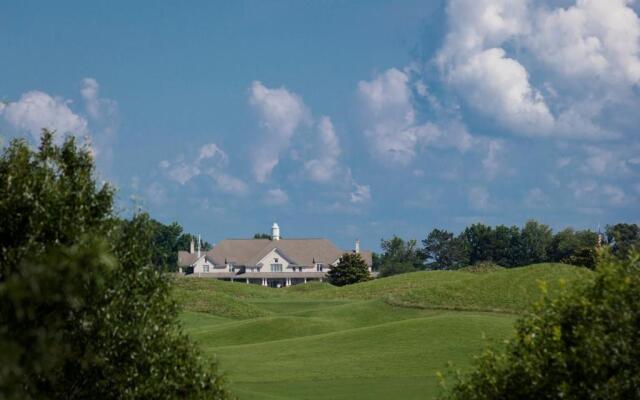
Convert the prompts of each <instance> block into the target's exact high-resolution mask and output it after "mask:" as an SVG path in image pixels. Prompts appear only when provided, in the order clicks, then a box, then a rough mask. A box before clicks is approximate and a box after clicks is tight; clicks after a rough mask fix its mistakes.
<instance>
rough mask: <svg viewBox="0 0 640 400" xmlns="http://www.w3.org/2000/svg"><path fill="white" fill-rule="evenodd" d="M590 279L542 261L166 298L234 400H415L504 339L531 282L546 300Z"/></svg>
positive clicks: (187, 292)
mask: <svg viewBox="0 0 640 400" xmlns="http://www.w3.org/2000/svg"><path fill="white" fill-rule="evenodd" d="M590 275H591V272H590V271H588V270H585V269H581V268H575V267H571V266H567V265H561V264H540V265H534V266H530V267H525V268H518V269H510V270H507V269H505V270H502V269H496V270H494V271H489V272H482V273H474V272H468V271H456V272H447V271H432V272H417V273H411V274H405V275H399V276H394V277H390V278H383V279H377V280H374V281H371V282H366V283H362V284H357V285H351V286H347V287H343V288H336V287H332V286H330V285H328V284H308V285H299V286H294V287H290V288H287V289H270V288H263V287H260V286H254V285H247V284H243V283H230V282H220V281H216V280H208V279H188V278H187V279H184V278H182V279H177V280H176V285H175V296H176V298H177V299H178V300H179V301H180V302H181V303H182V304H183V306H184V310H185V311H184V312H183V314H182V319H183V322H184V326H185V329H186V330H187V331H188V332H189V334H190V335H191V336H192V337H193V338H194V339H195V340H196V341H198V343H199V344H200V346H201V348H202V350H203V351H204V353H205V354H207V355H209V356H211V357H216V358H217V359H219V360H220V363H221V367H222V369H223V370H224V371H226V373H227V374H228V377H229V379H230V380H231V382H232V389H233V390H234V391H235V392H236V393H237V394H238V395H239V397H240V398H241V399H326V398H331V399H377V398H379V399H387V398H389V397H392V396H396V397H398V396H399V395H401V396H400V397H401V398H403V399H412V398H415V399H418V398H420V399H423V398H432V397H433V396H435V395H436V394H437V393H438V390H439V389H438V387H437V382H436V378H435V373H436V371H438V370H440V371H443V370H446V369H447V363H448V362H453V363H454V365H455V366H456V368H461V369H463V370H464V369H465V368H468V366H469V362H470V360H471V357H472V354H473V353H476V352H478V351H480V350H481V349H482V347H483V346H484V345H485V344H486V343H487V341H492V342H494V341H498V342H499V341H501V340H503V339H504V338H506V337H508V336H509V335H510V334H511V332H512V329H513V328H512V327H513V323H514V321H515V319H516V318H517V314H518V313H521V312H524V310H526V308H527V307H528V305H529V304H530V303H531V302H533V301H535V300H536V299H538V298H539V296H540V290H539V285H540V283H539V282H540V281H545V282H547V286H548V287H549V292H550V293H551V294H553V293H556V292H557V291H558V290H561V287H562V286H563V285H561V284H560V283H559V282H560V281H561V280H562V281H564V282H565V283H564V285H567V286H571V285H575V284H579V283H580V282H584V281H585V280H587V279H589V277H590ZM485 338H486V339H485Z"/></svg>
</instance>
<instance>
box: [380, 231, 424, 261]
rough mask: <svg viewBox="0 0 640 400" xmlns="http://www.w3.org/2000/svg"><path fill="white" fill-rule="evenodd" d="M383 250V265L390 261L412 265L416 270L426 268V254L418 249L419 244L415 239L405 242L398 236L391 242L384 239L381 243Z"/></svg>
mask: <svg viewBox="0 0 640 400" xmlns="http://www.w3.org/2000/svg"><path fill="white" fill-rule="evenodd" d="M380 247H381V248H382V251H383V253H382V256H381V260H380V261H381V264H385V263H387V262H390V261H394V262H396V263H407V262H408V263H411V264H412V265H413V266H414V267H415V268H416V269H423V268H424V254H423V253H422V251H420V249H419V248H418V242H417V241H416V240H415V239H410V240H407V241H404V240H403V239H402V238H400V237H398V236H394V237H392V238H391V239H389V240H384V239H382V240H381V241H380Z"/></svg>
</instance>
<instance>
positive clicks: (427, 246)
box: [422, 229, 469, 269]
mask: <svg viewBox="0 0 640 400" xmlns="http://www.w3.org/2000/svg"><path fill="white" fill-rule="evenodd" d="M422 244H423V246H424V247H423V250H422V254H423V255H424V258H425V259H426V260H432V261H431V262H429V263H428V264H427V266H428V268H429V269H458V268H460V267H461V266H464V265H467V264H468V263H469V254H468V247H467V246H465V242H464V241H463V240H462V239H461V238H459V237H454V236H453V233H451V232H448V231H445V230H440V229H434V230H433V231H431V233H429V235H428V236H427V238H426V239H425V240H423V241H422Z"/></svg>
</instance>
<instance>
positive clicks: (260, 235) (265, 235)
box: [253, 233, 271, 240]
mask: <svg viewBox="0 0 640 400" xmlns="http://www.w3.org/2000/svg"><path fill="white" fill-rule="evenodd" d="M253 238H254V239H269V240H271V235H269V234H268V233H256V234H254V235H253Z"/></svg>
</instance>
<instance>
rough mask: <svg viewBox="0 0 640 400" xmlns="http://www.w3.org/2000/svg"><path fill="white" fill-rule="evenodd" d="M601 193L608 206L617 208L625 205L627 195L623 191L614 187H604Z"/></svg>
mask: <svg viewBox="0 0 640 400" xmlns="http://www.w3.org/2000/svg"><path fill="white" fill-rule="evenodd" d="M602 193H603V194H604V195H605V196H606V198H607V199H608V201H609V204H611V205H614V206H619V205H623V204H625V203H627V200H628V198H627V195H626V194H625V192H624V190H622V189H621V188H619V187H617V186H614V185H604V186H603V187H602Z"/></svg>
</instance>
